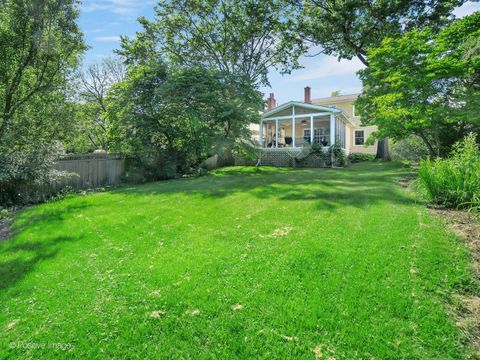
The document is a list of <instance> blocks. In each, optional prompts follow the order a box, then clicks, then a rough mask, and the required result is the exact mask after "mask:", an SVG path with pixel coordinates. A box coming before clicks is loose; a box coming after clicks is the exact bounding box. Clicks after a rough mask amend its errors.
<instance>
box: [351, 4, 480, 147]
mask: <svg viewBox="0 0 480 360" xmlns="http://www.w3.org/2000/svg"><path fill="white" fill-rule="evenodd" d="M479 37H480V12H477V13H474V14H473V15H471V16H468V17H465V18H463V19H462V20H460V21H458V22H455V23H453V24H452V25H451V26H450V27H448V28H446V29H444V30H442V31H441V32H440V33H438V34H437V33H436V32H435V31H434V30H433V29H428V28H427V29H425V30H422V31H416V30H415V31H411V32H408V33H406V34H405V35H404V36H402V37H400V38H387V39H385V40H384V41H383V42H382V44H381V46H379V47H378V48H376V49H371V50H370V52H369V54H368V55H369V62H370V66H369V67H368V68H366V69H365V70H362V71H361V72H360V77H361V79H362V81H363V84H364V92H363V94H362V95H361V96H360V98H359V100H358V101H357V104H358V106H357V107H358V108H359V111H360V113H361V116H362V121H364V122H365V123H367V124H370V125H377V126H378V128H379V130H378V133H377V134H376V136H378V137H380V138H382V137H391V138H393V139H394V140H401V139H404V138H407V137H408V136H410V135H416V136H419V137H420V138H421V139H422V140H423V141H424V142H425V145H426V146H427V147H428V149H429V152H430V154H431V155H435V156H436V155H441V156H443V155H446V154H448V152H449V150H450V148H451V146H452V144H453V143H454V142H455V141H457V140H459V139H461V138H462V137H464V136H465V135H466V134H467V133H468V132H470V131H479V130H480V122H479V121H478V105H479V102H480V76H479V74H480V52H479V51H478V47H476V45H475V47H473V48H472V44H477V42H478V39H479Z"/></svg>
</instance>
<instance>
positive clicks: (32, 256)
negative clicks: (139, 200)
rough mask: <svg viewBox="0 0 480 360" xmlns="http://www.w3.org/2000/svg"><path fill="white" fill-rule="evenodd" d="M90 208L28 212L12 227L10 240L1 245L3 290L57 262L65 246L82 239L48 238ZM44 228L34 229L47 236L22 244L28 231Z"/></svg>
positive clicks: (61, 236) (77, 206)
mask: <svg viewBox="0 0 480 360" xmlns="http://www.w3.org/2000/svg"><path fill="white" fill-rule="evenodd" d="M88 206H89V205H87V204H76V205H69V206H65V207H62V208H60V209H52V208H48V207H45V208H42V211H41V212H40V213H33V214H30V212H29V211H26V212H24V213H22V214H20V215H19V218H18V220H17V221H15V223H14V224H13V225H12V234H11V236H10V238H8V239H6V240H4V241H2V242H1V243H0V255H1V257H0V259H2V258H3V259H6V260H0V290H5V289H7V288H9V287H12V286H14V285H15V284H16V283H17V282H18V281H20V280H22V279H23V278H24V277H25V276H27V274H28V273H30V272H31V271H33V270H34V268H35V266H36V265H37V264H38V263H40V262H42V261H45V260H48V259H52V258H54V257H55V256H56V255H57V254H58V253H59V252H60V251H61V247H62V245H63V244H64V243H66V242H74V241H79V240H81V239H82V237H83V236H80V235H67V234H65V235H60V236H54V237H52V236H49V234H50V232H51V231H52V230H55V229H56V228H59V224H60V223H62V222H63V221H65V219H67V218H68V217H69V216H71V215H72V213H74V212H76V211H79V210H81V209H84V208H86V207H88ZM38 226H41V227H42V229H40V231H39V229H38V228H37V229H35V232H36V233H39V234H43V235H45V236H40V237H38V236H37V237H36V238H35V240H33V241H20V240H18V239H17V236H18V235H20V234H21V233H22V232H23V231H25V230H27V229H28V228H29V227H38Z"/></svg>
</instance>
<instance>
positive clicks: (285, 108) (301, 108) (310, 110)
mask: <svg viewBox="0 0 480 360" xmlns="http://www.w3.org/2000/svg"><path fill="white" fill-rule="evenodd" d="M293 107H295V115H306V114H317V113H322V112H328V113H340V112H341V110H339V109H336V108H333V107H328V106H323V105H316V104H306V103H301V102H296V101H290V102H288V103H286V104H283V105H280V106H278V107H276V108H275V109H272V110H270V111H267V112H266V113H264V114H263V115H262V117H263V118H264V119H266V118H272V117H280V116H291V115H292V114H293Z"/></svg>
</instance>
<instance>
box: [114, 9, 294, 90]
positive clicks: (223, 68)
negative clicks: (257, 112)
mask: <svg viewBox="0 0 480 360" xmlns="http://www.w3.org/2000/svg"><path fill="white" fill-rule="evenodd" d="M295 11H296V9H295V7H293V6H292V5H291V4H290V3H289V2H288V1H285V0H249V1H244V0H199V1H190V0H161V1H159V3H158V5H157V6H156V18H155V20H154V21H149V20H147V19H145V18H142V19H141V20H140V23H141V24H142V26H143V27H144V32H143V34H137V40H138V39H143V40H146V38H148V39H149V40H150V44H151V45H153V46H154V47H155V48H156V49H157V50H158V51H157V52H158V53H159V54H162V57H163V58H164V60H166V61H167V62H169V63H174V64H176V65H179V66H187V67H192V66H193V67H194V66H201V67H204V68H211V69H215V70H217V71H219V72H222V73H225V74H229V75H233V76H237V77H244V78H245V79H247V80H248V81H250V82H251V83H252V84H268V78H267V73H268V71H269V70H270V69H271V68H278V69H280V70H282V71H286V72H288V71H289V70H290V69H291V68H292V67H297V66H298V61H297V60H298V56H299V55H300V54H301V53H302V51H303V48H302V44H301V42H300V43H299V42H298V41H297V40H298V36H297V34H296V29H297V27H296V26H295V22H296V19H297V16H295V15H294V13H295ZM128 41H129V40H128V39H126V38H123V44H124V45H126V44H127V43H128ZM131 46H135V42H134V43H132V44H131Z"/></svg>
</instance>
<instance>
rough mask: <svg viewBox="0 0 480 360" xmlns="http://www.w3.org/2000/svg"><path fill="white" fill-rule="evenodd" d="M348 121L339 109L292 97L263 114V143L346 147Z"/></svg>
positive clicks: (268, 146) (261, 143) (291, 145)
mask: <svg viewBox="0 0 480 360" xmlns="http://www.w3.org/2000/svg"><path fill="white" fill-rule="evenodd" d="M346 123H347V120H346V118H345V116H343V114H342V113H341V110H339V109H336V108H330V107H325V106H320V105H313V104H306V103H301V102H295V101H291V102H289V103H286V104H284V105H282V106H279V107H277V108H275V109H273V110H270V111H268V112H266V113H265V114H263V116H262V121H261V123H260V146H261V147H262V148H270V149H279V148H294V149H295V148H303V147H305V146H310V145H312V144H316V145H320V146H322V147H329V146H332V145H333V144H335V143H339V144H340V146H341V147H342V148H345V144H346Z"/></svg>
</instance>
